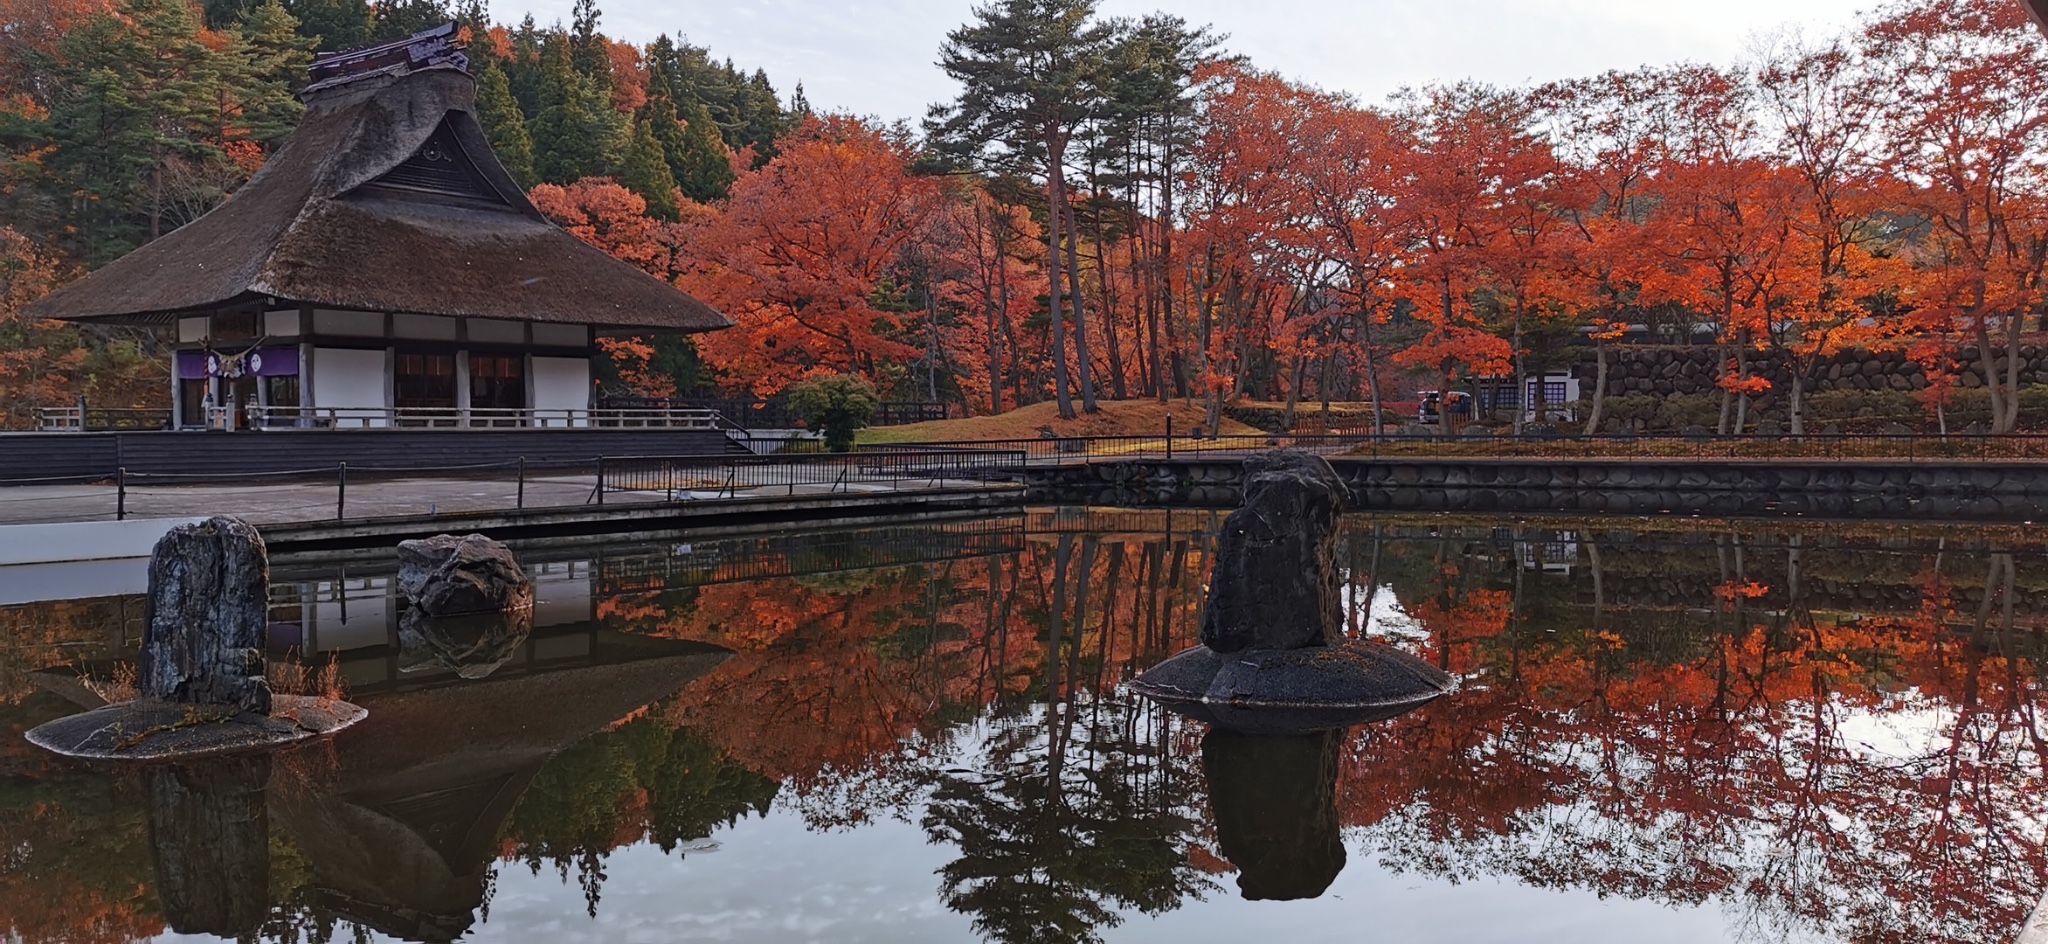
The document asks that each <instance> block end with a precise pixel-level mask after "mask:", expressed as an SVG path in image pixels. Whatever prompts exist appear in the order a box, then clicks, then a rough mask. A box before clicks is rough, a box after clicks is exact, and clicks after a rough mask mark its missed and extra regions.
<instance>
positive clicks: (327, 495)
mask: <svg viewBox="0 0 2048 944" xmlns="http://www.w3.org/2000/svg"><path fill="white" fill-rule="evenodd" d="M756 480H757V481H765V483H766V484H760V485H755V486H752V487H745V488H740V489H738V490H737V493H736V495H737V497H740V498H747V497H755V496H782V495H820V494H826V493H829V492H833V491H838V492H853V493H875V492H888V491H893V490H895V488H896V486H895V485H894V484H892V483H890V482H888V481H876V482H858V481H856V482H850V483H845V484H841V485H837V486H834V485H809V484H805V485H795V486H791V485H789V484H786V480H784V481H783V482H781V483H778V482H777V481H776V477H775V476H773V475H772V474H769V475H757V476H756ZM980 484H981V483H978V482H963V481H946V480H942V481H927V480H923V479H919V480H916V481H904V482H903V483H902V486H903V487H904V488H927V487H933V486H944V487H952V488H962V489H971V488H977V487H980ZM594 485H595V476H592V475H587V474H586V475H529V476H527V478H526V494H525V500H524V507H527V508H565V507H580V506H583V505H586V504H592V503H594V501H595V495H594V491H593V489H594ZM339 491H340V490H339V489H338V488H337V483H335V482H332V481H327V482H317V481H315V482H276V481H272V482H264V481H262V480H261V479H255V480H252V481H251V482H249V483H239V484H223V485H138V484H132V483H131V484H130V485H129V486H128V488H127V499H126V513H125V517H127V518H130V519H136V518H196V517H203V516H206V515H222V514H225V515H236V516H239V517H241V518H244V519H246V520H248V521H250V522H252V523H255V524H259V525H262V524H283V523H290V522H305V521H332V520H335V519H336V518H338V517H343V516H345V517H346V518H348V519H350V520H355V519H362V518H384V517H397V516H404V515H428V514H451V513H456V512H478V511H506V510H510V509H513V508H516V507H520V496H519V484H518V482H517V481H516V480H513V479H473V478H445V477H444V478H402V479H388V478H379V479H371V480H351V481H350V482H349V483H348V487H347V491H346V495H339V494H337V493H338V492H339ZM732 497H735V493H733V492H726V491H716V490H700V491H692V490H679V491H674V492H670V491H663V490H650V491H612V492H608V493H606V494H605V496H604V500H605V503H606V504H607V505H614V504H632V503H644V502H656V501H667V500H681V501H716V500H719V499H727V498H732ZM337 499H340V501H339V503H338V502H337ZM119 502H120V496H119V494H118V490H117V489H116V488H115V486H114V485H112V484H104V485H26V486H13V487H7V488H0V525H15V524H49V523H57V522H71V521H113V520H115V515H116V505H117V504H119Z"/></svg>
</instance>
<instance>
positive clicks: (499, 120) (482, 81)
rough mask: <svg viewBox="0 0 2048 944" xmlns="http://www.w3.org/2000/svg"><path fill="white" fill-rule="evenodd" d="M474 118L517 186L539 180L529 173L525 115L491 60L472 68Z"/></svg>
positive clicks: (530, 162) (530, 141) (529, 141)
mask: <svg viewBox="0 0 2048 944" xmlns="http://www.w3.org/2000/svg"><path fill="white" fill-rule="evenodd" d="M476 117H477V122H478V123H479V124H481V125H483V128H484V136H485V137H487V138H489V139H490V141H491V147H492V149H493V150H496V151H497V152H498V162H499V163H501V164H503V165H505V171H506V172H507V173H509V174H511V175H512V179H513V180H516V181H518V182H519V186H520V187H522V188H524V189H528V190H530V189H532V188H533V185H534V184H535V183H538V182H539V181H538V180H537V179H536V178H535V177H534V175H533V139H532V138H531V137H530V136H528V135H527V133H526V116H524V115H522V114H520V113H519V103H518V102H517V101H514V100H513V98H512V87H511V85H510V84H509V83H508V82H506V80H505V70H503V69H501V68H499V67H498V63H497V62H496V61H494V60H491V59H485V60H484V61H483V66H482V68H479V69H477V70H476Z"/></svg>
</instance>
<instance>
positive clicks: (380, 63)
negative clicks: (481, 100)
mask: <svg viewBox="0 0 2048 944" xmlns="http://www.w3.org/2000/svg"><path fill="white" fill-rule="evenodd" d="M463 48H464V47H463V45H462V43H461V41H460V40H459V39H458V38H457V37H456V32H455V24H454V23H443V24H441V25H440V26H436V27H434V28H432V29H427V30H421V31H420V32H417V33H414V34H412V35H411V36H408V37H406V38H404V39H400V40H394V41H392V42H388V43H382V44H379V45H376V46H365V47H363V48H361V49H351V50H347V51H345V52H330V53H321V54H320V55H317V56H315V57H313V66H312V69H311V70H310V71H311V72H312V78H313V82H312V84H311V85H308V86H306V89H305V92H304V93H302V94H308V95H310V94H312V93H314V92H318V91H322V90H324V89H330V88H334V87H335V86H338V85H346V84H348V83H350V82H354V81H357V80H359V79H366V78H370V77H372V76H379V75H390V74H393V73H403V72H412V71H414V70H417V69H426V68H432V67H435V66H453V67H454V68H456V69H460V70H462V71H463V72H465V73H467V72H468V71H469V55H468V54H467V53H465V52H463Z"/></svg>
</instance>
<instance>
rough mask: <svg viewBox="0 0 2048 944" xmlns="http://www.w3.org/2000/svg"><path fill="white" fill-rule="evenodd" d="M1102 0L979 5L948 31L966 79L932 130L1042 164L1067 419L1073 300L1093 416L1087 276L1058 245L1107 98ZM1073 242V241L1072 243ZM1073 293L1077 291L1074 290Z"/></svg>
mask: <svg viewBox="0 0 2048 944" xmlns="http://www.w3.org/2000/svg"><path fill="white" fill-rule="evenodd" d="M1095 6H1096V0H999V2H993V3H990V4H988V5H987V6H982V7H976V8H975V11H974V16H975V20H974V22H972V23H969V24H967V25H965V26H962V27H960V28H959V29H956V30H954V31H952V32H951V33H948V34H946V44H945V46H944V47H942V48H941V49H940V52H939V67H940V68H941V69H944V70H945V71H946V74H947V75H949V76H951V77H953V78H954V79H955V80H957V81H958V82H960V83H961V86H962V89H961V93H960V97H959V98H958V99H957V100H956V101H955V102H954V103H953V104H952V106H951V107H950V108H949V109H946V110H943V111H942V112H940V113H938V114H936V115H935V116H934V119H933V120H932V122H931V123H930V124H931V126H930V128H929V129H928V130H929V132H930V134H931V135H932V136H933V137H935V138H944V139H951V141H952V142H954V143H955V144H957V145H959V146H960V149H961V150H962V151H963V152H966V153H974V152H981V151H984V150H988V149H996V150H1000V151H1003V152H1005V156H1006V157H1007V158H1008V159H1009V163H1012V164H1015V165H1018V166H1024V167H1033V166H1035V167H1036V169H1037V170H1038V172H1039V173H1040V174H1041V175H1042V176H1043V177H1044V179H1045V202H1046V206H1048V207H1050V208H1052V209H1051V215H1050V216H1049V217H1048V220H1047V222H1048V224H1049V225H1047V227H1046V231H1045V232H1046V259H1047V261H1048V265H1047V266H1046V267H1045V268H1046V280H1047V286H1046V287H1047V291H1048V293H1049V296H1050V298H1051V300H1052V345H1053V351H1052V357H1053V378H1054V379H1053V389H1054V392H1055V393H1056V394H1057V399H1058V400H1059V411H1060V416H1062V417H1066V418H1068V419H1071V418H1073V416H1074V407H1073V402H1072V394H1071V393H1070V392H1069V389H1068V385H1067V367H1066V364H1067V361H1066V350H1065V345H1066V332H1065V327H1066V321H1067V318H1068V315H1067V313H1066V305H1065V302H1067V301H1071V302H1073V316H1072V317H1073V324H1074V354H1075V358H1074V361H1075V365H1076V366H1077V367H1078V368H1079V373H1080V378H1079V379H1080V384H1079V386H1080V388H1081V402H1082V408H1083V409H1085V410H1087V411H1088V412H1090V413H1093V412H1095V409H1096V408H1095V385H1094V380H1093V377H1092V367H1091V366H1090V357H1089V352H1088V333H1087V324H1088V322H1087V319H1086V318H1085V317H1084V316H1083V312H1082V306H1083V302H1082V299H1081V292H1080V280H1079V279H1078V278H1073V279H1069V280H1068V281H1067V284H1065V285H1062V284H1061V278H1060V271H1061V266H1062V264H1063V263H1064V264H1066V265H1067V267H1068V268H1069V269H1071V268H1072V261H1073V260H1072V259H1071V254H1070V258H1069V259H1067V260H1062V259H1061V258H1060V256H1061V250H1062V249H1063V248H1066V247H1063V246H1062V245H1061V244H1062V243H1063V242H1065V241H1066V238H1067V237H1068V236H1069V235H1072V236H1073V237H1074V239H1075V241H1078V234H1071V233H1067V232H1062V231H1063V230H1071V228H1072V227H1070V226H1069V225H1068V224H1067V221H1068V220H1069V219H1070V216H1069V213H1070V210H1071V207H1070V205H1069V199H1070V194H1069V190H1068V187H1067V175H1066V164H1067V160H1068V157H1069V156H1070V155H1069V151H1070V150H1071V145H1072V144H1073V143H1074V138H1075V136H1076V135H1077V134H1078V133H1079V132H1080V131H1081V129H1082V126H1083V125H1085V124H1086V123H1087V122H1088V121H1089V119H1090V117H1091V116H1092V115H1094V114H1095V113H1097V112H1098V111H1100V110H1101V109H1102V107H1103V106H1104V104H1105V95H1104V92H1103V88H1102V82H1103V79H1104V78H1105V77H1104V76H1103V75H1102V69H1103V64H1104V63H1105V62H1107V61H1108V60H1109V58H1110V53H1111V50H1112V48H1113V44H1114V41H1115V40H1116V37H1117V27H1116V26H1115V25H1114V24H1109V23H1102V22H1099V21H1097V20H1096V18H1095V12H1096V11H1095ZM1068 245H1069V246H1071V245H1072V244H1071V243H1069V244H1068ZM1070 292H1071V295H1069V293H1070Z"/></svg>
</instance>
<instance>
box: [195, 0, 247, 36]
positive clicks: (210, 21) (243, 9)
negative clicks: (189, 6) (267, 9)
mask: <svg viewBox="0 0 2048 944" xmlns="http://www.w3.org/2000/svg"><path fill="white" fill-rule="evenodd" d="M261 5H262V3H261V0H206V2H205V3H203V4H201V5H200V12H201V14H203V16H204V17H205V20H206V28H207V29H214V30H225V29H233V28H234V27H236V26H238V25H240V24H241V22H242V21H243V20H244V19H246V18H247V17H248V15H249V13H250V11H252V10H254V9H256V8H257V7H258V6H261Z"/></svg>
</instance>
